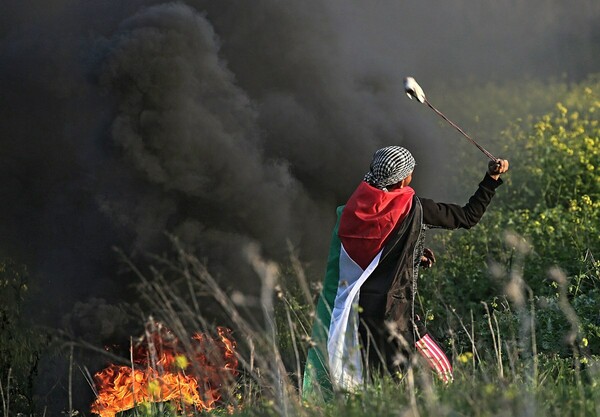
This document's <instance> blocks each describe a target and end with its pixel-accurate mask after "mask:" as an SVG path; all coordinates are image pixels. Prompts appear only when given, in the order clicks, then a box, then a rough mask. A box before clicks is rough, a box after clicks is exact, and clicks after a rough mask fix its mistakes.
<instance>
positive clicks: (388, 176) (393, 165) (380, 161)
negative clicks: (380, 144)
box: [364, 146, 416, 189]
mask: <svg viewBox="0 0 600 417" xmlns="http://www.w3.org/2000/svg"><path fill="white" fill-rule="evenodd" d="M415 165H416V163H415V158H413V156H412V155H411V154H410V152H409V151H408V150H406V149H405V148H403V147H401V146H387V147H385V148H381V149H378V150H377V151H376V152H375V154H374V155H373V161H372V162H371V168H370V170H369V172H367V174H366V175H365V178H364V180H365V181H366V182H368V183H369V184H371V185H372V186H373V187H376V188H380V189H385V188H386V187H388V186H390V185H392V184H396V183H398V182H400V181H402V180H403V179H404V178H406V177H408V176H409V175H410V173H411V172H412V171H413V170H414V169H415Z"/></svg>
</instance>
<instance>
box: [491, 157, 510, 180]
mask: <svg viewBox="0 0 600 417" xmlns="http://www.w3.org/2000/svg"><path fill="white" fill-rule="evenodd" d="M506 171H508V161H507V160H506V159H498V160H497V161H490V162H489V163H488V174H489V175H490V177H492V178H493V179H495V180H497V179H498V178H500V174H504V173H505V172H506Z"/></svg>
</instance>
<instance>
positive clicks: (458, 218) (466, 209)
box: [420, 174, 502, 229]
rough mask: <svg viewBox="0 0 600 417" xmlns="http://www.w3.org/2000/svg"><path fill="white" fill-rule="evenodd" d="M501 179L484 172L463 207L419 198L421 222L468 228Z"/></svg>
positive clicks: (481, 211) (434, 225)
mask: <svg viewBox="0 0 600 417" xmlns="http://www.w3.org/2000/svg"><path fill="white" fill-rule="evenodd" d="M501 184H502V179H498V180H495V179H493V178H492V177H490V176H489V175H488V174H485V177H484V178H483V180H482V181H481V182H480V183H479V188H477V191H475V193H474V194H473V195H472V196H471V198H469V202H468V203H467V204H466V205H464V206H463V207H461V206H459V205H458V204H448V203H436V202H435V201H433V200H430V199H428V198H420V200H421V205H422V206H423V224H425V225H427V226H432V227H442V228H445V229H458V228H464V229H470V228H471V227H473V226H475V225H476V224H477V223H478V222H479V220H481V217H482V216H483V213H485V210H486V208H487V206H488V205H489V204H490V201H492V197H494V194H495V193H496V188H497V187H498V186H500V185H501Z"/></svg>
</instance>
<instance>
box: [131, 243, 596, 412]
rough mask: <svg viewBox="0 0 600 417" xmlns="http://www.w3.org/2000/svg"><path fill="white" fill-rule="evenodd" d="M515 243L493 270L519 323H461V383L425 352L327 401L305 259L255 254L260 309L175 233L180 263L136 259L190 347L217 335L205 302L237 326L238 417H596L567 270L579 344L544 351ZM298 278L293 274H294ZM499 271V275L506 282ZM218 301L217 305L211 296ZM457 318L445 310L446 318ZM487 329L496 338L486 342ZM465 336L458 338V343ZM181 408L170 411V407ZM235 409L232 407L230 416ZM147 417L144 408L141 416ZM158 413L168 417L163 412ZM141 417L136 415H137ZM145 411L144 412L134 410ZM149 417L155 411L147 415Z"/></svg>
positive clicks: (151, 298) (457, 352)
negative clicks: (307, 385)
mask: <svg viewBox="0 0 600 417" xmlns="http://www.w3.org/2000/svg"><path fill="white" fill-rule="evenodd" d="M505 239H506V240H507V242H508V243H510V244H511V245H513V246H516V247H517V254H516V256H515V261H514V262H513V263H512V267H511V269H510V270H509V271H508V272H507V273H505V274H499V273H498V272H497V271H496V276H497V279H499V280H502V282H503V283H504V284H503V285H504V289H505V290H504V292H505V294H506V299H505V301H504V302H505V303H507V306H509V307H510V309H511V311H512V312H513V313H514V318H515V320H516V322H517V323H518V328H517V329H516V331H515V332H513V333H510V332H509V333H502V331H504V330H502V329H501V326H500V325H499V324H498V320H499V317H498V314H497V312H496V310H495V309H490V308H489V306H487V305H485V306H484V308H483V309H482V310H481V312H474V313H472V315H471V317H467V318H463V317H459V319H460V321H461V323H462V326H463V327H464V328H463V331H464V334H467V335H469V338H471V340H470V343H469V345H468V346H471V349H470V350H464V349H462V348H460V346H463V344H462V343H460V342H459V341H458V340H452V339H450V340H449V341H448V342H449V343H448V345H449V346H450V347H451V348H452V347H454V351H453V355H452V360H453V366H454V370H455V381H454V383H452V384H450V385H445V384H443V383H442V382H441V381H438V380H437V379H436V378H435V377H434V376H433V374H432V372H431V371H430V370H429V369H428V368H427V367H426V366H423V364H421V362H420V361H419V360H417V357H416V356H415V360H414V361H413V362H412V366H411V367H409V368H408V369H407V370H406V372H405V374H404V375H402V377H401V378H400V379H399V380H398V379H397V378H394V379H392V378H389V377H374V378H373V380H372V381H371V382H370V383H369V384H368V385H365V386H364V388H362V389H360V390H357V391H356V392H352V393H347V392H338V393H336V395H335V396H334V398H333V399H332V401H330V402H328V403H308V402H303V401H302V399H301V391H300V390H301V384H299V381H301V379H302V372H303V368H302V364H303V362H304V358H305V355H306V350H307V349H308V347H309V346H310V343H311V341H310V325H309V324H308V323H309V322H310V320H311V317H312V316H313V314H314V304H313V303H312V302H311V303H307V302H306V300H305V298H306V296H310V297H309V298H310V300H312V301H314V300H315V298H316V296H317V295H318V291H315V290H314V289H313V290H312V291H311V290H309V294H306V293H305V292H304V290H302V288H304V289H306V288H309V286H308V283H307V282H306V281H304V280H305V278H304V277H303V274H302V273H297V271H298V263H297V259H295V258H293V257H292V262H291V263H290V265H295V267H294V268H291V269H290V271H291V272H290V273H287V274H284V273H282V268H280V267H278V266H277V265H275V264H273V263H271V262H269V261H266V260H264V259H262V258H261V257H260V255H259V253H258V251H257V250H256V248H255V247H249V248H248V251H247V256H248V261H249V262H250V263H251V264H252V265H253V267H254V269H255V271H256V273H257V275H258V276H259V277H260V283H261V290H260V299H259V302H260V307H259V308H258V309H256V308H253V309H250V308H248V307H247V306H248V304H249V303H248V300H244V299H243V297H240V295H239V294H237V295H235V296H234V297H231V296H230V295H229V294H227V293H226V292H225V291H224V290H223V288H221V286H220V285H219V284H218V282H217V281H216V280H215V279H214V277H213V276H212V275H211V274H210V273H209V271H208V270H207V269H206V267H205V266H204V265H203V264H202V263H201V262H200V261H199V260H198V259H197V258H196V257H195V256H193V255H191V254H190V253H188V252H186V251H185V250H184V249H183V248H182V246H181V245H180V244H179V242H178V241H177V239H175V238H172V242H173V245H174V247H175V253H176V256H175V259H169V260H167V259H165V258H155V261H156V264H155V265H154V266H153V267H151V268H150V269H149V271H148V273H145V272H142V271H141V270H140V269H138V268H137V267H136V266H135V265H134V264H133V263H131V262H129V261H128V260H127V258H125V259H126V261H127V262H129V265H130V267H131V268H132V269H133V270H135V271H136V272H137V274H138V275H139V278H140V282H141V285H140V291H141V294H142V296H143V297H144V298H145V299H146V300H147V301H148V303H149V304H150V305H152V306H153V311H154V314H155V315H156V318H157V319H158V320H160V321H162V322H164V323H165V324H166V325H167V326H168V327H170V328H171V329H173V331H174V332H175V333H176V334H177V336H178V337H179V338H180V339H181V340H183V339H186V338H187V337H186V336H188V332H190V331H194V330H197V329H203V330H206V331H210V330H211V329H212V328H213V325H214V324H213V323H212V321H211V320H209V319H208V318H207V317H206V316H205V315H204V311H205V310H204V309H203V306H204V305H206V303H207V302H209V301H213V302H216V304H217V305H218V306H219V308H220V309H221V310H222V312H223V313H225V317H228V318H229V319H230V325H231V326H232V328H233V329H234V335H235V337H236V339H237V341H238V343H239V345H240V348H239V350H238V356H239V361H240V366H241V376H240V377H239V378H237V379H235V380H232V381H230V382H231V384H232V388H231V391H229V392H228V394H227V395H226V397H225V398H224V399H223V409H221V410H216V411H214V412H213V413H214V414H222V413H225V412H226V409H225V408H224V407H225V406H226V405H230V406H231V405H232V406H233V407H234V408H233V410H234V411H233V414H234V415H239V416H250V415H252V416H254V415H261V416H262V415H273V416H307V417H308V416H317V415H318V416H339V415H347V416H357V417H358V416H367V415H368V416H371V415H377V416H398V415H401V416H460V415H469V416H515V415H518V416H532V417H533V416H564V415H574V416H589V415H597V414H598V413H599V412H600V397H599V396H598V395H599V394H600V386H599V385H598V383H599V382H600V379H598V377H599V375H598V361H597V358H595V357H592V356H589V355H586V354H585V352H583V351H582V350H581V349H580V346H579V345H578V343H577V342H578V319H577V316H576V314H575V313H574V310H573V308H572V307H571V306H570V304H569V300H568V293H567V286H568V285H569V282H568V279H567V277H566V276H565V274H564V273H563V272H562V271H561V270H559V269H552V270H551V271H549V275H548V276H549V278H551V279H554V280H555V282H557V284H558V285H559V288H560V296H559V297H560V299H559V304H560V306H561V309H562V311H563V314H564V315H565V317H566V318H567V320H568V321H569V323H571V328H570V329H569V331H568V332H567V333H566V334H565V335H564V336H565V343H566V344H567V346H569V348H570V349H571V354H570V355H568V356H562V357H561V356H557V355H548V354H542V353H539V352H538V349H537V340H536V336H535V335H536V325H537V323H536V302H535V299H534V297H533V294H532V291H531V289H530V288H529V287H528V286H527V284H526V283H525V281H524V280H523V268H524V262H525V259H526V257H527V256H528V253H529V252H530V251H531V247H530V246H529V245H528V244H527V243H526V242H525V241H524V240H523V239H522V238H520V237H519V236H516V235H514V234H507V235H506V237H505ZM294 271H295V272H294ZM499 275H502V276H499ZM208 298H210V300H209V299H208ZM453 314H456V313H455V312H454V313H453V312H452V311H448V315H453ZM483 326H487V327H488V328H489V329H490V331H489V334H484V335H480V334H479V332H478V330H477V329H479V328H481V327H483ZM458 333H459V332H456V333H454V337H460V336H459V335H458ZM170 412H172V410H171V411H170ZM227 412H229V413H231V412H232V411H231V408H230V409H229V411H227ZM137 413H139V411H138V412H137ZM153 413H154V414H151V415H165V414H164V413H163V414H160V412H159V411H157V410H154V411H153ZM132 415H133V414H132ZM137 415H139V414H137ZM145 415H147V414H145Z"/></svg>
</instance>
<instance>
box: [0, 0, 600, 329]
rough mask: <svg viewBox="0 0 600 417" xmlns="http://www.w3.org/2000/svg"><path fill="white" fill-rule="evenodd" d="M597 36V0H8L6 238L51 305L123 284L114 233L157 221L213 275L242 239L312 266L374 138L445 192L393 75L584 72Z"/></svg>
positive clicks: (0, 30)
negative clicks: (400, 152) (395, 147)
mask: <svg viewBox="0 0 600 417" xmlns="http://www.w3.org/2000/svg"><path fill="white" fill-rule="evenodd" d="M599 45H600V5H599V4H598V2H597V1H595V0H576V1H559V0H554V1H550V2H548V1H541V0H535V1H524V0H519V1H515V0H510V1H509V0H501V1H495V2H482V3H481V2H480V3H476V4H475V3H473V2H470V1H466V0H460V1H454V2H447V1H441V0H428V1H419V2H408V1H399V0H396V1H391V0H378V1H372V2H358V1H351V2H348V1H344V0H333V1H322V0H321V1H317V0H302V1H296V0H287V1H278V0H255V1H248V0H236V1H223V0H205V1H202V0H188V1H179V2H165V1H149V0H147V1H143V0H129V1H121V0H104V1H96V2H90V1H81V0H79V1H76V0H55V1H47V0H31V1H4V2H2V4H1V5H0V175H1V178H2V183H1V184H0V198H1V201H2V204H1V205H0V255H1V256H3V257H12V258H13V259H15V260H17V261H19V262H23V263H26V264H27V265H28V266H29V269H30V271H31V273H32V280H33V281H34V287H36V288H38V290H39V292H40V293H42V294H44V297H43V299H44V301H43V302H41V303H40V304H39V309H38V310H37V311H38V312H39V313H40V314H41V315H44V316H47V317H49V318H51V320H50V321H52V320H56V319H58V318H60V316H61V315H62V314H64V313H67V312H69V311H70V310H71V306H72V305H73V304H74V303H75V301H78V300H79V301H85V300H86V299H87V298H88V297H104V298H109V299H127V298H128V294H130V290H129V288H128V282H127V279H129V278H126V277H127V275H122V274H118V268H117V261H116V256H115V255H114V252H113V251H112V250H111V247H112V246H118V247H120V248H122V249H123V250H124V251H125V252H127V253H134V254H135V253H143V252H152V251H158V250H162V248H163V247H164V245H165V237H164V235H163V233H164V232H169V233H174V234H176V235H178V236H180V237H181V238H182V239H183V240H184V241H185V242H187V243H188V244H189V245H190V247H192V248H194V251H195V252H196V253H197V254H198V255H199V256H200V257H201V258H203V259H207V261H208V262H209V265H210V266H211V270H212V271H214V273H215V274H217V275H218V276H220V279H221V281H222V282H224V283H225V285H226V286H231V287H233V286H235V287H238V288H246V287H248V288H249V287H252V286H255V283H254V282H253V278H252V274H251V273H249V272H248V267H247V266H246V264H245V261H244V258H243V256H242V252H241V251H242V249H243V248H244V247H245V245H246V244H248V243H250V242H256V243H259V244H260V245H261V248H262V250H263V253H264V255H265V256H267V257H269V258H272V259H275V260H281V259H285V257H286V253H287V252H286V251H287V242H288V241H290V242H291V243H292V245H293V246H294V247H295V248H297V250H298V252H299V254H300V256H301V258H302V259H303V260H305V261H307V262H309V263H310V265H312V266H314V268H315V271H320V270H321V267H322V266H323V265H324V262H325V256H326V251H327V249H326V248H327V246H328V244H329V242H328V240H329V235H330V229H331V227H332V225H333V221H334V218H333V216H334V208H335V206H337V205H339V204H342V203H344V201H345V199H346V198H347V197H348V196H349V194H350V193H351V191H352V189H353V187H355V186H356V185H357V184H358V182H359V181H360V180H361V178H362V175H363V174H364V172H365V171H366V170H367V168H368V163H369V161H370V158H371V155H372V154H373V152H374V151H375V150H376V149H377V148H378V147H380V146H384V145H390V144H401V145H404V146H407V147H410V148H411V150H413V151H414V154H415V156H416V158H417V161H418V174H419V175H417V176H416V182H415V188H416V189H417V192H418V193H419V194H422V195H427V196H428V197H433V198H436V197H439V196H440V195H443V191H444V184H443V182H442V181H439V180H438V178H439V177H438V176H433V175H428V174H427V173H428V172H429V171H431V169H432V167H434V166H437V164H438V162H439V161H440V160H441V158H442V157H443V155H444V154H446V153H447V152H448V149H447V148H445V145H444V142H441V141H439V140H438V139H437V138H436V137H437V135H438V133H439V131H438V130H437V124H436V123H437V121H436V120H434V119H433V117H432V116H431V115H430V114H429V113H427V112H426V111H425V110H424V109H423V108H421V107H419V106H417V104H415V103H414V102H410V101H409V100H408V99H407V98H406V97H405V96H404V92H403V89H402V85H401V82H402V78H403V77H404V76H406V75H413V76H415V77H416V78H417V80H419V81H420V82H421V83H422V85H424V86H426V85H427V84H428V82H427V80H432V82H433V80H435V83H437V84H440V83H443V82H444V80H455V82H456V80H461V79H467V78H472V77H475V78H477V79H480V80H505V79H508V78H509V77H521V76H524V75H530V76H544V77H546V76H554V75H560V74H563V73H568V74H570V75H571V76H572V77H574V78H579V77H583V76H585V75H586V74H588V73H590V72H594V71H597V70H598V63H599V61H598V56H599V55H600V47H599ZM484 166H485V162H482V170H483V167H484ZM436 174H439V172H436Z"/></svg>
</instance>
